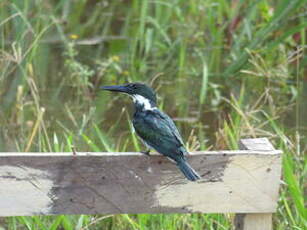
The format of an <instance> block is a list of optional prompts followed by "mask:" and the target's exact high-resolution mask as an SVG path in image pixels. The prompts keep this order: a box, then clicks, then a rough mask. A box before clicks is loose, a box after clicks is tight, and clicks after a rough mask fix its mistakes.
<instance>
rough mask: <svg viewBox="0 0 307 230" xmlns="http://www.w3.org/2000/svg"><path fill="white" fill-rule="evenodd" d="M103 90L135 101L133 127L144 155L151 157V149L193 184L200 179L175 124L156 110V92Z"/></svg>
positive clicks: (132, 87)
mask: <svg viewBox="0 0 307 230" xmlns="http://www.w3.org/2000/svg"><path fill="white" fill-rule="evenodd" d="M101 89H103V90H109V91H113V92H121V93H126V94H128V95H129V96H130V97H132V99H133V102H134V107H135V113H134V115H133V121H132V124H133V127H134V129H135V132H136V134H137V135H138V136H139V137H140V139H141V140H142V141H143V143H144V145H145V146H146V147H147V151H145V152H142V153H144V154H146V155H149V153H150V149H154V150H156V151H157V152H159V153H160V154H162V155H164V156H166V157H168V158H169V159H170V160H172V161H174V162H175V163H176V165H177V166H178V168H179V169H180V170H181V172H182V173H183V174H184V176H185V177H186V178H187V179H188V180H190V181H196V180H198V179H200V176H199V175H198V173H197V172H196V171H195V170H194V169H193V168H192V167H191V166H190V165H189V164H188V162H187V159H186V155H188V151H187V150H186V148H185V147H184V144H183V141H182V138H181V136H180V134H179V132H178V129H177V128H176V126H175V124H174V122H173V120H172V119H171V118H170V117H169V116H168V115H166V114H165V113H163V112H162V111H160V110H159V109H158V108H157V105H156V103H157V98H156V93H155V91H154V90H153V89H152V88H150V87H148V86H147V85H145V84H143V83H128V84H124V85H114V86H102V87H101Z"/></svg>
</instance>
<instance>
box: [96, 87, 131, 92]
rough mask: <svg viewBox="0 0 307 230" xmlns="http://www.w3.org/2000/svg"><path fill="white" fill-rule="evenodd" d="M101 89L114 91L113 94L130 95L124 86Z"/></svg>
mask: <svg viewBox="0 0 307 230" xmlns="http://www.w3.org/2000/svg"><path fill="white" fill-rule="evenodd" d="M100 89H103V90H108V91H113V92H122V93H128V89H127V87H126V86H124V85H111V86H101V87H100Z"/></svg>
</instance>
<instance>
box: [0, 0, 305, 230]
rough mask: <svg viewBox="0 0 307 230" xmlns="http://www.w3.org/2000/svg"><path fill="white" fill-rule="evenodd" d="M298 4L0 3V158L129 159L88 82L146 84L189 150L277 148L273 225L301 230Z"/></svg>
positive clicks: (132, 145) (107, 108)
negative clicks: (246, 143)
mask: <svg viewBox="0 0 307 230" xmlns="http://www.w3.org/2000/svg"><path fill="white" fill-rule="evenodd" d="M304 7H305V5H304V1H303V0H276V1H273V0H261V1H252V0H250V1H243V0H238V1H227V0H208V1H202V0H187V1H180V0H171V1H164V0H163V1H148V0H143V1H138V0H131V1H89V0H78V1H72V0H60V1H55V0H44V1H43V0H35V1H34V0H24V1H20V0H2V1H1V2H0V70H1V71H0V126H1V129H0V151H43V152H45V151H51V152H52V151H54V152H61V151H72V148H74V149H76V150H77V151H139V150H141V149H142V145H141V144H140V143H139V142H138V140H137V138H136V136H135V134H134V133H133V132H131V131H132V129H131V123H129V121H128V120H129V118H130V117H131V112H132V111H131V109H130V107H129V106H127V107H126V106H125V105H126V104H127V103H130V102H129V99H126V98H125V97H123V96H117V95H113V94H112V95H111V94H108V93H102V92H99V91H98V86H99V85H104V84H105V85H107V84H120V83H124V82H128V81H144V82H147V83H148V84H151V85H152V86H153V87H154V88H156V89H157V91H158V94H159V98H158V101H159V107H160V108H161V109H163V110H164V111H166V112H167V113H169V114H170V115H171V116H172V117H173V118H174V119H175V121H176V123H177V125H178V127H179V128H180V130H181V132H182V134H183V137H184V139H185V140H186V141H187V146H188V147H189V149H190V150H196V149H201V150H203V149H212V148H215V149H225V148H227V149H237V148H238V145H237V143H238V140H239V139H240V138H242V137H263V136H266V137H268V138H270V140H271V141H272V142H273V143H274V145H275V146H276V148H280V149H282V150H283V152H284V154H283V178H282V188H281V191H280V200H279V206H278V210H277V214H276V215H274V227H275V228H276V229H280V230H281V229H305V228H306V227H307V223H306V219H307V217H306V213H307V212H306V209H305V207H304V190H303V187H304V178H306V172H307V170H306V165H307V164H306V157H305V155H304V153H305V152H306V148H307V147H306V134H307V132H306V130H307V126H306V124H307V122H306V119H305V118H304V113H305V112H306V111H307V110H306V108H307V106H306V103H305V102H304V100H303V97H304V95H306V92H307V90H306V86H305V85H304V84H303V83H304V81H303V78H304V75H303V74H304V67H305V66H306V63H307V62H306V60H307V59H306V57H305V56H304V51H305V49H306V48H305V46H306V44H305V42H306V38H305V37H306V30H305V28H306V25H307V24H306V20H305V18H306V16H305V11H306V8H304ZM232 219H233V215H230V214H229V215H216V214H210V215H201V214H193V215H179V214H157V215H145V214H143V215H110V216H88V215H80V216H53V217H41V216H37V217H10V218H5V219H4V224H2V222H0V228H1V227H2V226H4V227H5V228H7V229H31V230H32V229H33V230H36V229H65V230H67V229H101V228H104V229H231V227H230V226H231V222H232Z"/></svg>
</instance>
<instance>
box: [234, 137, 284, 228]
mask: <svg viewBox="0 0 307 230" xmlns="http://www.w3.org/2000/svg"><path fill="white" fill-rule="evenodd" d="M239 145H240V149H245V150H254V151H257V150H260V149H261V150H264V151H274V150H275V149H274V147H273V145H272V144H271V143H270V142H269V140H268V139H267V138H256V139H242V140H240V142H239ZM277 170H278V172H277V173H279V175H280V174H281V168H279V169H277ZM277 181H278V183H279V181H280V177H279V178H277ZM275 192H276V193H278V190H277V191H275ZM272 212H274V211H272ZM235 229H236V230H272V213H247V214H237V215H236V217H235Z"/></svg>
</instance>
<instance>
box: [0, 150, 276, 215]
mask: <svg viewBox="0 0 307 230" xmlns="http://www.w3.org/2000/svg"><path fill="white" fill-rule="evenodd" d="M188 160H189V162H190V164H191V165H192V166H193V168H194V169H195V170H196V171H197V172H199V174H200V175H201V176H202V179H201V180H200V181H199V182H196V183H195V182H190V181H187V180H186V179H185V178H184V177H183V176H182V174H181V173H180V172H179V170H178V169H177V167H176V166H175V165H174V164H173V163H171V162H170V161H168V160H167V159H165V158H164V157H162V156H159V155H154V156H150V157H147V156H143V155H142V154H139V153H78V155H77V156H73V155H72V154H71V153H29V154H28V153H0V216H16V215H23V216H25V215H37V214H44V215H47V214H105V213H113V214H116V213H168V212H172V213H190V212H201V213H229V212H237V213H262V212H264V213H270V212H274V211H275V209H276V203H277V198H278V186H279V178H280V167H281V155H280V151H276V150H274V151H260V150H257V151H250V150H242V151H215V152H197V153H194V154H191V155H190V156H189V158H188Z"/></svg>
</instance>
